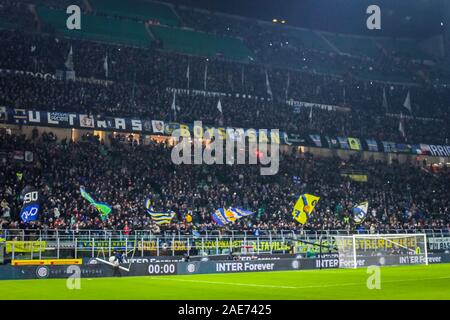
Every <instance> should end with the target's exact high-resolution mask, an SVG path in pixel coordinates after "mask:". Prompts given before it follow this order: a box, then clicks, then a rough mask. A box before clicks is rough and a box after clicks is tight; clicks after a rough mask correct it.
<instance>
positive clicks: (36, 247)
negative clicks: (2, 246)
mask: <svg viewBox="0 0 450 320" xmlns="http://www.w3.org/2000/svg"><path fill="white" fill-rule="evenodd" d="M46 248H47V242H46V241H39V240H38V241H6V253H12V252H13V251H14V253H27V252H45V249H46Z"/></svg>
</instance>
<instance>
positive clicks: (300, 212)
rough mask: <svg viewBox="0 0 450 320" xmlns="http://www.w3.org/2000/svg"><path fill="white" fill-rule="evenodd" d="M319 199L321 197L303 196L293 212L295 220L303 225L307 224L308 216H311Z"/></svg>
mask: <svg viewBox="0 0 450 320" xmlns="http://www.w3.org/2000/svg"><path fill="white" fill-rule="evenodd" d="M319 199H320V197H317V196H314V195H312V194H302V195H301V196H300V197H299V198H298V200H297V202H296V203H295V206H294V210H293V211H292V216H293V217H294V219H295V220H297V221H298V222H300V223H301V224H305V223H306V222H307V221H308V216H309V215H311V213H312V211H313V210H314V208H315V207H316V204H317V201H319Z"/></svg>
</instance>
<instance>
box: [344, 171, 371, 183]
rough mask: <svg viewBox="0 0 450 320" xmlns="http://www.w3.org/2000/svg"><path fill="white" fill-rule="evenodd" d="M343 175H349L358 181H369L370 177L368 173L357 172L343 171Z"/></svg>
mask: <svg viewBox="0 0 450 320" xmlns="http://www.w3.org/2000/svg"><path fill="white" fill-rule="evenodd" d="M341 176H343V177H348V178H350V179H351V180H353V181H356V182H367V180H368V179H369V177H368V176H367V174H357V173H341Z"/></svg>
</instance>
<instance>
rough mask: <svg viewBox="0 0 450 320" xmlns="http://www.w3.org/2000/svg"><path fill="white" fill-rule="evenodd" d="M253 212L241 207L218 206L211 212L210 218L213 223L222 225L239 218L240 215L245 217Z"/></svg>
mask: <svg viewBox="0 0 450 320" xmlns="http://www.w3.org/2000/svg"><path fill="white" fill-rule="evenodd" d="M252 214H254V212H252V211H249V210H245V209H242V208H234V207H230V208H228V209H226V208H219V209H217V210H216V211H214V213H213V214H212V219H213V220H214V222H215V223H217V224H218V225H219V226H224V225H226V224H228V223H231V222H234V221H236V220H237V219H240V218H242V217H246V216H249V215H252Z"/></svg>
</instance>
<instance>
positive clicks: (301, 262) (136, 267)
mask: <svg viewBox="0 0 450 320" xmlns="http://www.w3.org/2000/svg"><path fill="white" fill-rule="evenodd" d="M418 259H419V257H418V256H414V255H405V256H373V257H365V258H358V264H359V266H361V267H364V266H366V267H368V266H372V265H383V264H389V263H394V264H398V265H412V264H417V263H418V262H419V261H417V260H418ZM389 260H392V261H389ZM429 263H430V264H436V263H450V254H445V253H442V254H432V255H429ZM124 265H125V264H124ZM127 266H128V265H127ZM77 267H78V268H79V269H78V270H79V274H80V277H81V278H98V277H117V276H159V275H189V274H214V273H238V272H270V271H288V270H314V269H328V268H339V259H338V256H337V255H324V256H323V257H322V258H305V259H296V258H280V259H279V260H274V259H272V260H268V259H261V260H243V261H242V260H241V261H234V260H218V261H190V262H171V261H166V262H154V263H149V262H145V263H132V264H130V271H129V272H126V271H122V270H117V269H115V268H114V267H111V266H110V265H107V264H103V263H96V264H82V265H78V266H77ZM74 272H75V271H74V268H73V265H70V266H63V265H41V266H12V265H3V266H0V280H20V279H52V278H63V279H64V278H65V279H67V278H69V277H73V275H74Z"/></svg>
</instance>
